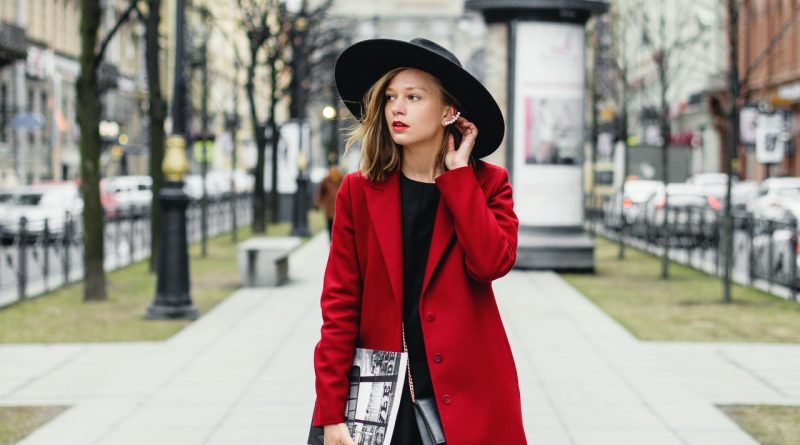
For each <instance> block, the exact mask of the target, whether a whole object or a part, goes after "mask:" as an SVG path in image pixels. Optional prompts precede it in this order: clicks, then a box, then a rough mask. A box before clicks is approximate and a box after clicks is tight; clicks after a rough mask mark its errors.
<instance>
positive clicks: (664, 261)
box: [657, 5, 670, 279]
mask: <svg viewBox="0 0 800 445" xmlns="http://www.w3.org/2000/svg"><path fill="white" fill-rule="evenodd" d="M665 28H666V18H665V16H664V10H663V5H662V9H661V18H660V21H659V34H660V37H661V39H660V41H661V49H660V50H659V54H658V60H657V62H658V80H659V93H660V99H661V103H660V106H661V110H660V111H661V112H660V113H659V115H660V121H661V122H660V126H661V180H662V181H663V182H664V217H663V219H662V226H661V227H662V229H663V230H664V252H663V255H662V256H661V278H662V279H666V278H668V277H669V243H670V230H669V195H668V194H667V184H668V183H669V151H668V148H669V136H670V125H669V104H667V88H668V86H669V85H668V84H667V67H668V61H669V59H668V56H669V54H668V52H667V48H666V47H665V45H666V43H665V42H666V29H665Z"/></svg>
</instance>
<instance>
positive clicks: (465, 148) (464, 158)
mask: <svg viewBox="0 0 800 445" xmlns="http://www.w3.org/2000/svg"><path fill="white" fill-rule="evenodd" d="M453 125H454V126H455V128H456V130H458V131H459V132H461V145H459V146H458V149H456V146H455V139H454V138H453V135H452V134H450V135H448V136H447V154H446V155H445V157H444V163H445V165H446V166H447V168H448V170H453V169H456V168H459V167H466V166H467V165H469V156H470V155H471V154H472V149H473V148H474V147H475V139H477V137H478V127H476V126H475V124H473V123H472V122H470V121H468V120H467V119H465V118H464V116H460V117H459V118H458V119H457V120H456V122H455V123H454V124H453Z"/></svg>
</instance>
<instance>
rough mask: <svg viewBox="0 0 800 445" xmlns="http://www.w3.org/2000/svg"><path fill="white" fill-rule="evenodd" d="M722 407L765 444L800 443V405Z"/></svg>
mask: <svg viewBox="0 0 800 445" xmlns="http://www.w3.org/2000/svg"><path fill="white" fill-rule="evenodd" d="M720 409H721V410H722V411H723V412H724V413H725V414H727V415H728V417H730V418H731V419H733V420H734V421H735V422H736V423H738V424H739V426H741V427H742V428H743V429H744V430H745V431H747V432H748V434H750V435H751V436H753V438H754V439H756V440H757V441H758V442H759V443H761V444H763V445H793V444H797V443H800V406H772V405H727V406H721V407H720Z"/></svg>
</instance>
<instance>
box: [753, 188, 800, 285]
mask: <svg viewBox="0 0 800 445" xmlns="http://www.w3.org/2000/svg"><path fill="white" fill-rule="evenodd" d="M781 211H782V213H781V214H780V216H776V217H775V218H773V219H770V220H766V221H765V220H761V221H758V222H757V223H756V227H755V233H754V236H753V260H754V262H755V264H754V267H755V270H754V271H755V273H756V276H758V277H761V278H771V279H772V280H774V281H777V282H778V283H782V284H785V285H789V284H792V285H795V284H796V283H798V281H797V280H798V279H800V245H798V244H795V248H794V249H792V237H795V239H796V237H797V236H798V233H797V232H798V230H797V227H795V231H794V232H793V231H792V230H791V226H790V223H791V221H792V220H794V222H795V223H797V222H799V221H800V198H796V199H790V200H785V201H784V202H783V205H782V209H781ZM776 215H777V213H776ZM792 263H794V264H795V273H794V280H793V279H792V273H791V272H792V271H791V264H792Z"/></svg>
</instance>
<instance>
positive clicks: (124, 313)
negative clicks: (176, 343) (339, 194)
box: [0, 212, 325, 343]
mask: <svg viewBox="0 0 800 445" xmlns="http://www.w3.org/2000/svg"><path fill="white" fill-rule="evenodd" d="M309 224H310V226H311V227H310V230H311V232H312V233H316V232H317V231H319V230H321V229H322V227H324V224H325V222H324V219H323V217H322V216H321V214H320V212H311V214H310V221H309ZM290 230H291V225H290V224H288V223H282V224H274V225H270V226H269V227H268V230H267V236H285V235H288V234H289V232H290ZM238 236H239V240H240V241H241V240H244V239H246V238H248V237H250V236H251V233H250V228H249V226H248V227H243V228H241V229H240V230H239V232H238ZM189 250H190V258H189V261H190V266H189V267H190V275H189V277H190V280H191V290H190V292H191V297H192V302H193V303H194V305H195V307H197V309H198V310H199V312H200V316H201V317H202V316H203V315H205V314H207V313H208V312H209V311H210V310H211V309H212V308H213V307H214V306H216V305H217V304H218V303H220V302H221V301H223V300H224V299H225V298H227V297H228V296H230V295H231V294H232V293H233V292H234V291H236V289H238V288H239V284H240V279H239V268H238V265H237V262H236V245H235V244H234V243H233V242H232V241H231V235H230V233H227V234H224V235H220V236H217V237H214V238H210V239H209V241H208V256H207V257H206V258H202V257H201V256H200V245H199V244H194V245H192V246H190V249H189ZM106 277H107V280H108V300H106V301H102V302H84V301H83V299H82V297H83V288H82V286H83V285H82V283H81V282H77V283H74V284H71V285H67V286H64V287H62V288H60V289H57V290H54V291H52V292H50V293H48V294H46V295H42V296H40V297H37V298H34V299H32V300H30V301H25V302H22V303H18V304H14V305H12V306H10V307H7V308H5V309H3V310H0V343H74V342H115V341H158V340H164V339H167V338H169V337H171V336H172V335H174V334H175V333H177V332H178V331H180V330H181V329H183V328H184V327H185V326H187V325H188V324H189V323H191V321H189V320H145V319H144V315H145V312H146V311H147V307H148V306H150V304H151V303H152V302H153V299H154V297H155V288H156V275H155V274H151V273H149V272H148V262H147V261H140V262H138V263H134V264H132V265H130V266H128V267H125V268H122V269H119V270H116V271H113V272H110V273H108V274H107V275H106Z"/></svg>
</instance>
